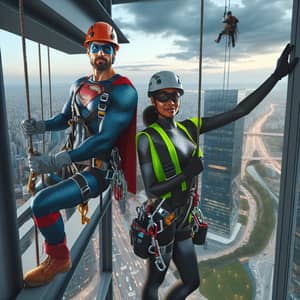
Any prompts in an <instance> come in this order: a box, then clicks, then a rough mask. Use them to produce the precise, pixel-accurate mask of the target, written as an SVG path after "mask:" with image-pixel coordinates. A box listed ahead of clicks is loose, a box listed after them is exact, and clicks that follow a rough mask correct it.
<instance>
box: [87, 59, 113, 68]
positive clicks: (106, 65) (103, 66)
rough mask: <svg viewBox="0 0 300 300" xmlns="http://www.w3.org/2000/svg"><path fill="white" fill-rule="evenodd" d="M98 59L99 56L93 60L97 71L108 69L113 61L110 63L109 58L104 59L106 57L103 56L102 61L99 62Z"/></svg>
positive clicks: (92, 63)
mask: <svg viewBox="0 0 300 300" xmlns="http://www.w3.org/2000/svg"><path fill="white" fill-rule="evenodd" d="M98 59H99V58H96V59H95V60H94V61H92V60H91V65H92V66H93V67H94V68H95V69H96V70H97V71H105V70H108V69H109V68H110V66H111V63H110V62H109V61H108V60H106V59H104V58H101V60H102V63H101V64H99V63H97V60H98Z"/></svg>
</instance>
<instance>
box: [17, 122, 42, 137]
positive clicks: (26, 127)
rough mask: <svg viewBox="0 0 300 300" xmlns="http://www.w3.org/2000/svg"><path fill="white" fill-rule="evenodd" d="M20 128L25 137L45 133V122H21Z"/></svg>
mask: <svg viewBox="0 0 300 300" xmlns="http://www.w3.org/2000/svg"><path fill="white" fill-rule="evenodd" d="M21 128H22V131H23V133H24V135H25V136H26V137H28V136H31V135H33V134H39V133H44V132H45V131H46V124H45V121H36V120H35V119H30V120H23V121H22V123H21Z"/></svg>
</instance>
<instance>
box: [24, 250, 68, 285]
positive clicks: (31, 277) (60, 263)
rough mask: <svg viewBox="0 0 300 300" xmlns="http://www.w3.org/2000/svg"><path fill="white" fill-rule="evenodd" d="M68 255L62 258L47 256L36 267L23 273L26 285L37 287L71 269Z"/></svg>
mask: <svg viewBox="0 0 300 300" xmlns="http://www.w3.org/2000/svg"><path fill="white" fill-rule="evenodd" d="M71 266H72V262H71V259H70V257H68V258H64V259H57V258H52V257H51V256H47V258H46V259H45V260H44V261H43V262H42V263H41V264H40V265H39V266H37V267H36V268H34V269H32V270H31V271H29V272H27V273H26V274H25V275H24V283H25V286H26V287H37V286H41V285H44V284H46V283H48V282H50V281H51V280H52V279H53V278H54V277H55V276H56V275H57V274H59V273H64V272H67V271H69V270H70V269H71Z"/></svg>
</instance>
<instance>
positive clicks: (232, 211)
mask: <svg viewBox="0 0 300 300" xmlns="http://www.w3.org/2000/svg"><path fill="white" fill-rule="evenodd" d="M237 103H238V90H227V91H223V90H206V91H205V92H204V107H203V109H204V111H203V115H204V116H205V117H209V116H213V115H216V114H219V113H222V112H225V111H228V110H231V109H232V108H234V107H235V106H236V105H237ZM243 131H244V120H243V119H240V120H238V121H236V122H232V123H230V124H228V125H226V126H224V127H221V128H218V129H216V130H213V131H211V132H207V133H205V134H204V146H203V151H204V165H205V172H203V175H202V184H201V209H202V210H203V213H204V215H205V217H206V219H207V221H208V223H209V230H210V231H211V232H213V233H216V234H218V235H221V236H222V237H227V238H229V237H230V236H231V234H232V232H233V229H234V227H235V225H236V224H237V222H238V216H239V197H240V196H239V190H240V171H241V157H242V145H243Z"/></svg>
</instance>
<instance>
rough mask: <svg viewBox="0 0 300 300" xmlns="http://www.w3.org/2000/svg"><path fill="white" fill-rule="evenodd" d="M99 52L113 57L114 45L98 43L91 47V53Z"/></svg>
mask: <svg viewBox="0 0 300 300" xmlns="http://www.w3.org/2000/svg"><path fill="white" fill-rule="evenodd" d="M99 51H102V52H103V53H104V54H109V55H112V54H113V52H114V49H113V47H112V45H110V44H98V43H95V42H93V43H91V45H90V53H93V54H95V53H98V52H99Z"/></svg>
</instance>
